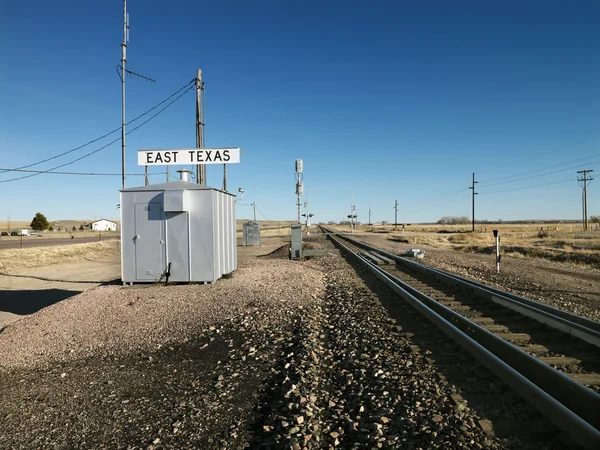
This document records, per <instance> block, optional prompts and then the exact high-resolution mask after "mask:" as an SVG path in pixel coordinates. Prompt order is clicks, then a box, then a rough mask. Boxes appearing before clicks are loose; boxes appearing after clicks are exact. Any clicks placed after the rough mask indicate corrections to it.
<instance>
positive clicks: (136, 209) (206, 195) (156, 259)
mask: <svg viewBox="0 0 600 450" xmlns="http://www.w3.org/2000/svg"><path fill="white" fill-rule="evenodd" d="M120 192H121V194H120V195H121V277H122V280H123V283H144V282H145V283H151V282H157V281H172V282H209V283H213V282H215V281H216V280H217V279H219V278H221V277H222V276H223V275H225V274H229V273H231V272H233V271H235V270H236V269H237V245H236V244H237V242H236V229H235V220H236V219H235V196H234V195H232V194H230V193H228V192H225V191H221V190H219V189H215V188H213V187H209V186H201V185H198V184H196V183H192V182H189V181H174V182H170V183H162V184H154V185H150V186H141V187H134V188H128V189H123V190H121V191H120Z"/></svg>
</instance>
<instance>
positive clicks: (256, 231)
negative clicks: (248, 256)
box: [242, 221, 260, 245]
mask: <svg viewBox="0 0 600 450" xmlns="http://www.w3.org/2000/svg"><path fill="white" fill-rule="evenodd" d="M242 245H260V224H259V223H258V222H252V221H250V222H246V223H245V224H244V225H242Z"/></svg>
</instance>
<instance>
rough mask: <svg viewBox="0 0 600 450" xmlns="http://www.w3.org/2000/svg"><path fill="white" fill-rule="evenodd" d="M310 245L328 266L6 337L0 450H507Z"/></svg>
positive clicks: (375, 302)
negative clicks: (485, 432) (311, 449)
mask: <svg viewBox="0 0 600 450" xmlns="http://www.w3.org/2000/svg"><path fill="white" fill-rule="evenodd" d="M311 245H312V246H313V248H318V247H320V246H321V247H326V248H328V249H329V255H328V256H325V257H323V258H319V259H314V260H310V261H304V262H292V261H288V260H287V259H285V254H286V252H285V251H280V252H275V253H273V254H272V255H271V256H268V257H259V258H252V259H247V260H245V261H244V262H243V263H241V264H240V269H239V270H238V271H237V272H235V273H234V274H233V276H232V277H231V278H227V279H222V280H219V281H218V282H217V283H216V284H214V285H199V286H195V285H179V286H166V287H165V286H150V287H133V288H130V287H126V288H124V287H121V286H103V287H99V288H96V289H93V290H90V291H87V292H85V293H83V294H80V295H78V296H75V297H72V298H70V299H68V300H66V301H63V302H61V303H57V304H55V305H53V306H51V307H49V308H46V309H44V310H42V311H40V312H38V313H36V314H33V315H31V316H29V317H26V318H24V319H22V320H20V321H18V322H16V323H14V324H11V325H10V326H8V327H7V328H6V329H5V330H4V331H3V332H2V333H0V392H2V396H0V410H1V411H3V418H2V426H0V448H23V449H25V448H90V447H93V448H148V449H158V448H178V449H179V448H207V449H213V448H214V449H221V448H232V449H237V448H285V449H295V450H299V449H304V448H307V449H308V448H319V449H320V448H432V447H433V448H461V447H462V448H514V445H512V444H514V442H515V441H506V440H503V439H500V438H496V437H492V436H488V435H485V434H484V433H483V431H482V430H481V428H480V427H479V426H478V420H479V417H478V416H477V414H476V413H475V412H474V411H473V410H471V409H470V408H469V407H467V406H465V405H457V404H455V403H454V402H453V401H452V399H451V396H452V394H453V393H454V392H455V387H454V386H452V385H451V384H449V383H448V382H446V381H444V380H443V379H442V378H441V377H439V376H438V374H437V372H436V370H437V369H436V366H435V365H433V364H431V363H430V362H429V361H428V360H427V358H426V355H422V354H420V353H418V352H415V351H413V350H412V349H411V341H410V337H409V336H408V335H406V334H402V333H401V331H400V330H399V329H398V327H396V326H395V323H394V320H392V319H391V317H390V316H389V314H388V312H387V310H386V309H385V308H384V307H383V306H382V305H381V303H380V301H379V299H378V297H377V295H376V294H373V293H372V292H371V291H370V290H369V289H368V288H367V287H366V285H365V284H364V283H363V282H362V281H361V280H360V278H359V277H358V276H357V274H356V272H355V270H354V269H353V268H352V267H351V266H350V265H349V264H348V263H346V262H345V260H344V259H342V258H341V257H340V256H339V254H338V252H337V251H335V250H333V247H332V246H331V245H330V244H328V243H326V242H325V241H324V240H322V239H315V240H314V241H313V242H311ZM518 448H544V447H540V446H539V443H537V442H536V441H535V439H531V440H527V439H525V440H521V441H518ZM546 448H559V447H553V446H550V447H546Z"/></svg>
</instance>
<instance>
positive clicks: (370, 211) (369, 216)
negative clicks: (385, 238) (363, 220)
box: [369, 206, 371, 226]
mask: <svg viewBox="0 0 600 450" xmlns="http://www.w3.org/2000/svg"><path fill="white" fill-rule="evenodd" d="M369 226H371V207H370V206H369Z"/></svg>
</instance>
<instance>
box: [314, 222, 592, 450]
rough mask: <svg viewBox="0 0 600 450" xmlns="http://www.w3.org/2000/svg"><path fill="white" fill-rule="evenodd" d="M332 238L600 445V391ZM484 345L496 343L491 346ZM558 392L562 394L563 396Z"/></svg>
mask: <svg viewBox="0 0 600 450" xmlns="http://www.w3.org/2000/svg"><path fill="white" fill-rule="evenodd" d="M326 231H327V230H326ZM329 238H330V239H331V241H332V242H333V243H334V244H335V245H336V246H338V247H339V248H340V249H342V250H343V251H344V252H346V253H347V254H349V255H352V256H353V257H354V258H356V259H357V260H358V261H360V262H361V263H362V264H364V265H365V266H367V267H368V268H369V269H370V271H371V272H373V273H374V274H375V275H376V276H377V277H378V278H379V279H380V280H382V281H383V282H385V283H386V284H387V285H388V286H389V287H390V288H391V289H392V290H393V291H394V292H396V293H397V294H398V295H400V297H402V298H403V299H404V300H405V301H407V302H408V303H409V304H410V305H411V306H412V307H414V308H415V309H416V310H417V311H419V312H420V313H421V314H423V315H424V316H425V317H426V318H427V319H428V320H430V321H431V322H432V323H433V324H434V325H435V326H437V327H438V328H440V329H441V330H442V331H443V332H444V333H445V334H446V335H448V336H449V337H451V338H452V339H453V340H454V341H455V342H456V343H457V344H459V345H460V346H461V347H463V348H464V349H465V350H467V351H468V352H469V353H471V354H472V355H473V356H474V357H475V358H477V359H478V360H479V361H480V362H481V363H482V364H484V365H485V366H486V367H488V368H489V369H490V370H491V371H492V372H494V373H495V374H496V375H497V376H498V377H499V378H500V379H501V380H502V381H504V382H505V383H507V384H508V385H509V386H511V387H512V388H513V389H515V391H517V392H518V393H519V394H520V395H521V396H522V397H524V398H525V399H526V400H528V401H530V402H531V403H532V404H533V405H534V406H535V407H536V408H538V409H539V410H540V411H541V412H542V413H543V414H544V415H545V416H547V417H548V418H549V419H550V420H551V421H552V422H553V423H554V424H555V425H557V426H558V427H559V428H560V429H562V430H563V431H565V432H566V433H567V434H569V435H570V436H571V437H572V438H573V439H574V440H575V441H576V442H577V443H579V444H580V445H582V446H584V447H585V448H590V449H592V448H593V449H595V448H600V431H599V430H598V428H599V427H600V425H599V422H600V419H599V416H600V395H599V394H597V393H596V392H594V391H592V390H591V389H588V388H587V387H585V386H583V385H581V384H579V383H577V382H575V381H574V380H572V379H571V378H569V377H568V376H566V375H564V374H562V373H560V372H558V371H556V370H554V369H552V368H551V367H550V366H548V365H546V364H544V363H542V362H540V361H538V360H537V359H535V358H534V357H533V356H531V355H529V354H527V353H526V352H524V351H522V350H521V349H519V348H518V347H515V346H513V345H512V344H510V343H508V342H507V341H505V340H503V339H501V338H499V337H497V336H495V335H494V334H492V333H490V332H489V331H487V330H485V329H483V328H482V327H480V326H478V325H477V324H474V323H472V322H470V321H469V320H468V319H465V318H464V317H463V316H461V315H460V314H458V313H456V312H454V311H452V310H451V309H450V308H447V307H446V306H444V305H442V304H441V303H439V302H437V301H435V300H433V299H431V298H429V297H428V296H426V295H424V294H422V293H419V292H418V291H416V290H415V289H413V288H410V287H409V286H407V285H406V284H405V283H402V281H400V280H398V279H397V278H395V277H393V276H391V275H390V274H388V273H386V272H385V271H384V270H382V269H380V268H379V267H377V266H376V265H374V264H372V263H370V262H369V261H368V260H366V259H365V258H363V257H361V256H360V255H358V254H356V253H355V252H353V251H352V250H351V249H349V248H348V247H346V246H345V245H344V244H342V243H341V242H340V241H339V240H338V239H335V238H334V237H333V235H332V234H331V233H329ZM411 292H412V293H411ZM414 294H416V295H414ZM417 296H418V297H419V298H417ZM486 347H492V348H493V350H492V349H489V348H486ZM514 366H517V367H516V368H515V367H514ZM522 372H525V373H526V374H523V373H522ZM530 378H533V379H534V380H535V381H533V380H532V379H530ZM538 384H541V385H542V386H539V385H538ZM555 397H558V398H560V401H559V400H558V399H557V398H555ZM575 398H576V400H575ZM563 402H564V403H567V404H568V406H567V405H566V404H563Z"/></svg>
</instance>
